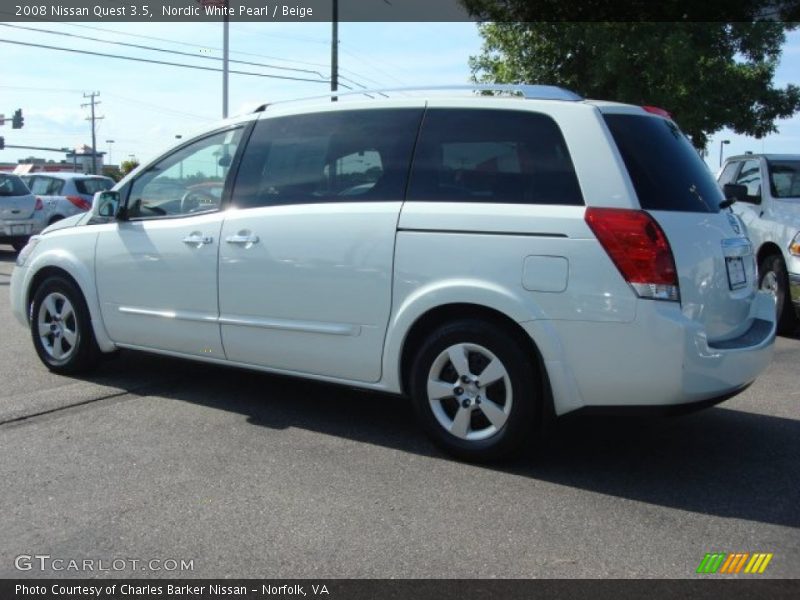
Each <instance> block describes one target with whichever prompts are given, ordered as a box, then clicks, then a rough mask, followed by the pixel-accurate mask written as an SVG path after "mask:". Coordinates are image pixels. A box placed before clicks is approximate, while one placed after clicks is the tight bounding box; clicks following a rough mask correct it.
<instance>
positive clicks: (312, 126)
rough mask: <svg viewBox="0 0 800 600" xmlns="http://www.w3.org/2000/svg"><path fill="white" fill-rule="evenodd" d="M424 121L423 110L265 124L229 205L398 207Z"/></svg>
mask: <svg viewBox="0 0 800 600" xmlns="http://www.w3.org/2000/svg"><path fill="white" fill-rule="evenodd" d="M421 119H422V109H387V110H383V109H378V110H374V109H373V110H350V111H335V112H325V113H314V114H307V115H296V116H291V117H277V118H274V119H263V120H261V121H259V122H258V123H257V125H256V127H255V130H254V131H253V135H252V136H251V138H250V141H249V143H248V145H247V149H246V150H245V153H244V156H243V158H242V162H241V167H240V169H239V175H238V178H237V181H236V187H235V190H234V199H233V204H234V205H235V206H237V207H239V208H251V207H256V206H271V205H279V204H317V203H320V202H360V201H363V202H366V201H392V200H395V201H400V200H402V199H403V195H404V193H405V187H406V182H407V178H408V169H409V165H410V163H411V154H412V151H413V147H414V140H415V138H416V136H417V131H418V130H419V124H420V121H421Z"/></svg>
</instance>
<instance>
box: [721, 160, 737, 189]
mask: <svg viewBox="0 0 800 600" xmlns="http://www.w3.org/2000/svg"><path fill="white" fill-rule="evenodd" d="M740 164H741V163H740V162H737V161H735V160H734V161H733V162H729V163H728V164H727V165H725V168H724V169H722V173H721V174H720V176H719V184H720V185H725V184H726V183H731V182H732V181H733V178H734V177H735V176H736V170H737V169H738V168H739V165H740Z"/></svg>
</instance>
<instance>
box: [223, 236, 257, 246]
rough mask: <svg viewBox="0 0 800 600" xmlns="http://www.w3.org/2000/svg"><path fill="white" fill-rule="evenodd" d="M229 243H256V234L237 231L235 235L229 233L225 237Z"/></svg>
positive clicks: (247, 244)
mask: <svg viewBox="0 0 800 600" xmlns="http://www.w3.org/2000/svg"><path fill="white" fill-rule="evenodd" d="M225 241H226V242H228V243H229V244H242V245H245V246H247V247H250V246H252V245H253V244H257V243H258V236H257V235H254V234H252V233H247V234H245V233H237V234H236V235H229V236H228V237H226V238H225Z"/></svg>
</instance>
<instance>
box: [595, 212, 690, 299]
mask: <svg viewBox="0 0 800 600" xmlns="http://www.w3.org/2000/svg"><path fill="white" fill-rule="evenodd" d="M585 218H586V223H587V224H588V225H589V227H590V228H591V230H592V231H593V232H594V234H595V235H596V236H597V239H598V241H599V242H600V244H601V245H602V246H603V249H604V250H605V251H606V252H607V253H608V256H609V257H610V258H611V260H612V261H613V262H614V264H615V265H616V266H617V269H619V272H620V273H621V274H622V276H623V277H624V278H625V280H626V281H627V282H628V283H630V284H631V286H632V287H633V288H634V289H635V290H636V293H637V294H638V295H639V296H641V297H643V298H654V299H658V300H678V274H677V271H676V269H675V259H674V257H673V256H672V249H671V248H670V245H669V241H668V240H667V236H666V235H664V231H663V230H662V229H661V227H659V225H658V223H657V222H656V221H655V219H653V217H651V216H650V215H649V214H647V213H646V212H644V211H641V210H632V209H625V208H592V207H590V208H587V209H586V217H585Z"/></svg>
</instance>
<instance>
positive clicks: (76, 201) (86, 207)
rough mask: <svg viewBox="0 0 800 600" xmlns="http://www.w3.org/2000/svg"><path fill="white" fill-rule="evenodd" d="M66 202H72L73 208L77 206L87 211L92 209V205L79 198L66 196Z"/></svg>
mask: <svg viewBox="0 0 800 600" xmlns="http://www.w3.org/2000/svg"><path fill="white" fill-rule="evenodd" d="M67 200H69V201H70V202H72V203H73V204H74V205H75V206H77V207H78V208H80V209H81V210H89V209H90V208H92V205H91V204H89V203H88V202H87V201H86V200H84V199H83V198H81V197H80V196H67Z"/></svg>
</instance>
